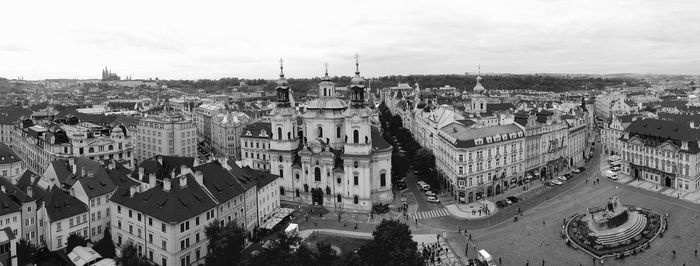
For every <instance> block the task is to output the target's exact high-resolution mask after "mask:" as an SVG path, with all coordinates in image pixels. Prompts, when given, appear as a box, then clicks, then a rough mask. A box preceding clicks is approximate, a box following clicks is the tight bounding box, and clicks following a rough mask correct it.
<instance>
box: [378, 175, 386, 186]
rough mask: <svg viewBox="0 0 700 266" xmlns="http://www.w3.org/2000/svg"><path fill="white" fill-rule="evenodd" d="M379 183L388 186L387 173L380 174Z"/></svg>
mask: <svg viewBox="0 0 700 266" xmlns="http://www.w3.org/2000/svg"><path fill="white" fill-rule="evenodd" d="M379 185H380V186H382V187H386V174H384V173H382V174H381V175H379Z"/></svg>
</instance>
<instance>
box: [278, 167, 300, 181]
mask: <svg viewBox="0 0 700 266" xmlns="http://www.w3.org/2000/svg"><path fill="white" fill-rule="evenodd" d="M280 178H284V170H282V169H280ZM297 179H298V178H297Z"/></svg>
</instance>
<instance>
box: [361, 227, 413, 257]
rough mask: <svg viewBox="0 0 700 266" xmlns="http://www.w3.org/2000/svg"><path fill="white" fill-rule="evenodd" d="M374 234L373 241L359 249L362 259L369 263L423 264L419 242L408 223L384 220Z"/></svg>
mask: <svg viewBox="0 0 700 266" xmlns="http://www.w3.org/2000/svg"><path fill="white" fill-rule="evenodd" d="M372 236H373V239H372V241H370V242H369V243H368V244H367V245H365V246H363V247H362V248H361V249H360V251H359V255H360V257H361V258H362V260H363V261H364V262H366V263H368V264H369V265H423V257H422V256H421V255H420V254H419V253H418V243H416V242H415V241H413V237H412V236H411V230H410V229H409V228H408V225H407V224H405V223H401V222H399V221H396V220H383V221H382V222H381V223H380V224H379V225H378V226H377V228H375V229H374V232H373V233H372Z"/></svg>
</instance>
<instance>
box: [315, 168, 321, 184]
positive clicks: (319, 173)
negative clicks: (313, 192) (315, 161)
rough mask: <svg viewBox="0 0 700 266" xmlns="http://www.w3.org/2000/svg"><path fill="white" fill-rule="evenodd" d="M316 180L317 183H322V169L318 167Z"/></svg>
mask: <svg viewBox="0 0 700 266" xmlns="http://www.w3.org/2000/svg"><path fill="white" fill-rule="evenodd" d="M314 180H315V181H316V182H321V168H318V167H316V168H315V169H314Z"/></svg>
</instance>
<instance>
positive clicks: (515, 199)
mask: <svg viewBox="0 0 700 266" xmlns="http://www.w3.org/2000/svg"><path fill="white" fill-rule="evenodd" d="M506 199H508V200H510V201H512V202H513V203H518V202H519V201H520V200H521V198H518V197H515V196H510V197H506Z"/></svg>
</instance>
